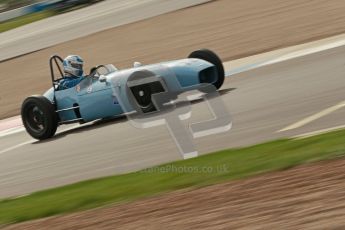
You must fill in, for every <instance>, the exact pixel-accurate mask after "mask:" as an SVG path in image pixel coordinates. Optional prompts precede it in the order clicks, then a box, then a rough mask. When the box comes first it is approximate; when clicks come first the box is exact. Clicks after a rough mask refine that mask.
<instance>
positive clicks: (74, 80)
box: [60, 55, 84, 89]
mask: <svg viewBox="0 0 345 230" xmlns="http://www.w3.org/2000/svg"><path fill="white" fill-rule="evenodd" d="M83 65H84V61H83V59H82V58H81V57H80V56H78V55H69V56H67V57H66V58H65V59H64V61H63V70H64V74H65V76H64V78H63V79H62V80H61V81H60V88H61V89H68V88H72V87H74V86H76V85H78V84H79V82H80V81H81V80H83V78H84V76H83V73H84V71H83Z"/></svg>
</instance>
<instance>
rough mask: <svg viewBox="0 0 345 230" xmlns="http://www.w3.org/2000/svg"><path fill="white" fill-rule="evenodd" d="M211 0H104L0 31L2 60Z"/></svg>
mask: <svg viewBox="0 0 345 230" xmlns="http://www.w3.org/2000/svg"><path fill="white" fill-rule="evenodd" d="M206 2H209V0H183V1H180V0H169V1H166V0H105V1H102V2H99V3H96V4H94V5H92V6H88V7H85V8H82V9H78V10H75V11H71V12H68V13H64V14H60V15H56V16H53V17H50V18H47V19H45V20H41V21H37V22H34V23H31V24H28V25H25V26H21V27H18V28H16V29H13V30H10V31H6V32H3V33H0V50H1V52H0V61H3V60H6V59H10V58H13V57H16V56H20V55H23V54H26V53H30V52H34V51H36V50H40V49H43V48H46V47H49V46H53V45H56V44H59V43H62V42H65V41H69V40H72V39H76V38H80V37H83V36H86V35H89V34H93V33H96V32H99V31H102V30H106V29H109V28H113V27H116V26H120V25H124V24H128V23H132V22H136V21H140V20H143V19H146V18H150V17H154V16H157V15H161V14H164V13H167V12H172V11H175V10H179V9H183V8H186V7H190V6H194V5H198V4H202V3H206Z"/></svg>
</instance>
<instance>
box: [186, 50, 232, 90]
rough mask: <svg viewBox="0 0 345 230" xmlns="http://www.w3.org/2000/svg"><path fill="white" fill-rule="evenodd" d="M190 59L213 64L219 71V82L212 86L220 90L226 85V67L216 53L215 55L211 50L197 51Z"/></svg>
mask: <svg viewBox="0 0 345 230" xmlns="http://www.w3.org/2000/svg"><path fill="white" fill-rule="evenodd" d="M188 58H198V59H202V60H204V61H208V62H210V63H212V64H213V65H214V66H215V67H216V70H217V80H216V81H215V82H212V84H213V85H214V86H215V87H216V88H217V89H219V88H220V87H221V86H222V85H223V83H224V78H225V72H224V67H223V63H222V60H221V59H220V58H219V57H218V55H217V54H216V53H214V52H213V51H211V50H208V49H201V50H196V51H194V52H192V53H191V54H190V55H189V56H188Z"/></svg>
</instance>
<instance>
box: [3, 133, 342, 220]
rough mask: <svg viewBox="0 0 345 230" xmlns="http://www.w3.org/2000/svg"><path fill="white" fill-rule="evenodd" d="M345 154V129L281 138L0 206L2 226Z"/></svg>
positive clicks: (98, 180)
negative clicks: (305, 136)
mask: <svg viewBox="0 0 345 230" xmlns="http://www.w3.org/2000/svg"><path fill="white" fill-rule="evenodd" d="M343 155H345V130H341V131H335V132H331V133H327V134H323V135H318V136H314V137H309V138H306V139H299V140H291V139H283V140H277V141H272V142H267V143H264V144H259V145H254V146H251V147H246V148H240V149H228V150H223V151H219V152H215V153H213V154H208V155H203V156H201V157H198V158H194V159H189V160H184V161H177V162H173V163H169V164H165V165H161V166H157V167H154V168H150V169H146V170H142V171H138V172H134V173H129V174H124V175H117V176H111V177H106V178H101V179H95V180H89V181H84V182H80V183H76V184H73V185H68V186H64V187H60V188H55V189H50V190H46V191H41V192H37V193H33V194H31V195H29V196H26V197H20V198H15V199H6V200H2V201H0V224H7V223H13V222H21V221H26V220H31V219H36V218H41V217H47V216H51V215H55V214H61V213H66V212H72V211H78V210H85V209H90V208H94V207H98V206H102V205H105V204H109V203H119V202H127V201H132V200H135V199H139V198H142V197H148V196H153V195H157V194H160V193H163V192H168V191H173V190H178V189H182V188H193V187H201V186H206V185H211V184H215V183H220V182H224V181H229V180H234V179H241V178H245V177H249V176H252V175H255V174H259V173H263V172H269V171H274V170H283V169H287V168H290V167H293V166H296V165H299V164H302V163H305V162H312V161H318V160H324V159H331V158H335V157H339V156H343Z"/></svg>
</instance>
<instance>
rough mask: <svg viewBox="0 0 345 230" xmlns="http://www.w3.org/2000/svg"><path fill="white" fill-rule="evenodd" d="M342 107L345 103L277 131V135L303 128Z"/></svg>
mask: <svg viewBox="0 0 345 230" xmlns="http://www.w3.org/2000/svg"><path fill="white" fill-rule="evenodd" d="M343 107H345V101H342V102H340V103H339V104H336V105H334V106H332V107H329V108H327V109H324V110H322V111H320V112H318V113H316V114H314V115H311V116H309V117H306V118H304V119H303V120H301V121H298V122H296V123H294V124H292V125H289V126H287V127H285V128H283V129H281V130H278V131H277V132H278V133H279V132H284V131H288V130H291V129H297V128H300V127H302V126H304V125H306V124H308V123H310V122H313V121H315V120H317V119H319V118H321V117H324V116H326V115H328V114H330V113H333V112H334V111H336V110H338V109H340V108H343Z"/></svg>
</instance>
